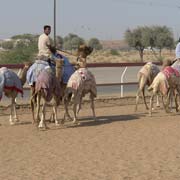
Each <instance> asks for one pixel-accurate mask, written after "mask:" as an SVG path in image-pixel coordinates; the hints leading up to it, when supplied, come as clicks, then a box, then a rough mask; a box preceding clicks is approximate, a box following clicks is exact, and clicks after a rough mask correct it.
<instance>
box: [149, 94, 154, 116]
mask: <svg viewBox="0 0 180 180" xmlns="http://www.w3.org/2000/svg"><path fill="white" fill-rule="evenodd" d="M153 99H154V93H153V94H152V95H151V98H150V107H149V116H152V107H153Z"/></svg>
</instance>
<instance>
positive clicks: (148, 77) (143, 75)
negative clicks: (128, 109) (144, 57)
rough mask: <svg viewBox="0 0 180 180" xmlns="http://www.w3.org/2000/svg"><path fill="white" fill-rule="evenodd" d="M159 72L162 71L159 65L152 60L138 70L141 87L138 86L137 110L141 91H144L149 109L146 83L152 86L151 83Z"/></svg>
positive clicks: (144, 98)
mask: <svg viewBox="0 0 180 180" xmlns="http://www.w3.org/2000/svg"><path fill="white" fill-rule="evenodd" d="M159 72H160V70H159V68H158V66H157V65H155V64H153V63H151V62H148V63H146V64H145V65H144V66H143V67H142V68H141V69H140V71H139V72H138V83H139V84H138V85H139V87H138V91H137V95H136V106H135V111H137V106H138V101H139V96H140V93H142V96H143V100H144V104H145V107H146V109H148V105H147V103H146V97H145V87H146V85H148V86H150V84H151V83H152V82H153V80H154V78H155V77H156V75H157V74H158V73H159ZM157 106H159V99H158V96H157Z"/></svg>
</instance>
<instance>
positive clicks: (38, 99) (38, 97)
mask: <svg viewBox="0 0 180 180" xmlns="http://www.w3.org/2000/svg"><path fill="white" fill-rule="evenodd" d="M36 98H37V107H36V108H37V112H36V120H37V122H39V121H40V117H39V112H40V102H41V94H40V93H38V94H37V96H36Z"/></svg>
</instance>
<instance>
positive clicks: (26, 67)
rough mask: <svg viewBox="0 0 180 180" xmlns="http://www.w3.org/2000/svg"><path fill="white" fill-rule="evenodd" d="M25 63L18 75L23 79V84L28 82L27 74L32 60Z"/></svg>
mask: <svg viewBox="0 0 180 180" xmlns="http://www.w3.org/2000/svg"><path fill="white" fill-rule="evenodd" d="M23 64H24V67H23V68H22V69H20V71H19V72H18V77H19V79H20V80H21V83H22V85H24V84H25V82H26V74H27V71H28V69H29V68H30V66H31V65H32V62H24V63H23Z"/></svg>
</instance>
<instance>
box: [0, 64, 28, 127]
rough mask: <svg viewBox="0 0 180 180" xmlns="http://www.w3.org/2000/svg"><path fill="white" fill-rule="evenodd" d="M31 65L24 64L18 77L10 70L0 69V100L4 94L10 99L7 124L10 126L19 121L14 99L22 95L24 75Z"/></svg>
mask: <svg viewBox="0 0 180 180" xmlns="http://www.w3.org/2000/svg"><path fill="white" fill-rule="evenodd" d="M30 65H31V63H25V65H24V67H23V68H22V69H21V71H20V73H19V75H17V74H16V73H15V72H13V71H12V70H10V69H8V68H6V67H2V68H0V94H1V98H2V93H3V92H4V94H5V96H6V97H8V98H11V105H10V106H11V113H10V118H9V122H10V125H14V124H15V123H16V122H18V121H19V119H18V115H17V112H16V103H15V99H16V97H17V95H18V93H20V94H21V95H23V85H24V84H25V82H26V81H25V79H26V73H27V70H28V69H29V67H30Z"/></svg>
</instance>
